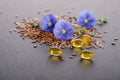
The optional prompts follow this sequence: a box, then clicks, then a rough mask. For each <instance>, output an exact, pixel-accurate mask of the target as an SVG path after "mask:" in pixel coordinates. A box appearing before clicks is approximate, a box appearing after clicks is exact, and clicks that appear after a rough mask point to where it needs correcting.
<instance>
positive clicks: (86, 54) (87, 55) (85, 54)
mask: <svg viewBox="0 0 120 80" xmlns="http://www.w3.org/2000/svg"><path fill="white" fill-rule="evenodd" d="M80 57H81V58H83V59H93V58H94V53H93V52H92V51H88V50H83V51H81V52H80Z"/></svg>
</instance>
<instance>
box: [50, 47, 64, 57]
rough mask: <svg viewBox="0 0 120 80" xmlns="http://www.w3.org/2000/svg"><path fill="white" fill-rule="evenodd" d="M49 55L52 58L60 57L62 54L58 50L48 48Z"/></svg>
mask: <svg viewBox="0 0 120 80" xmlns="http://www.w3.org/2000/svg"><path fill="white" fill-rule="evenodd" d="M49 53H50V55H52V56H61V55H62V53H63V52H62V50H61V49H59V48H49Z"/></svg>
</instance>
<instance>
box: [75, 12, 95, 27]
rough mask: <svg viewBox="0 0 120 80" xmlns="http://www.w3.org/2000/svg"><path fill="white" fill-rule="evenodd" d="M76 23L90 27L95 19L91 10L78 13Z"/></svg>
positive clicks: (93, 24)
mask: <svg viewBox="0 0 120 80" xmlns="http://www.w3.org/2000/svg"><path fill="white" fill-rule="evenodd" d="M77 23H78V25H80V26H81V27H85V28H92V27H94V26H95V24H96V19H95V16H94V15H93V13H92V12H90V11H83V12H81V13H80V14H79V15H78V17H77Z"/></svg>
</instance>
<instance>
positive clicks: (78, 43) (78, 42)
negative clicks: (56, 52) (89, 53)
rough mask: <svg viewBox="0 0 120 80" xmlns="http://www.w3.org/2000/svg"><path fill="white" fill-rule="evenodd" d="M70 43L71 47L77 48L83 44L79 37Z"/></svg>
mask: <svg viewBox="0 0 120 80" xmlns="http://www.w3.org/2000/svg"><path fill="white" fill-rule="evenodd" d="M71 44H72V46H73V47H77V48H79V47H83V45H84V44H83V43H82V41H81V40H80V39H75V40H72V41H71Z"/></svg>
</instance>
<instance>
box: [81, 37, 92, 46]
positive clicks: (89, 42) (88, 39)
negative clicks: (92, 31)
mask: <svg viewBox="0 0 120 80" xmlns="http://www.w3.org/2000/svg"><path fill="white" fill-rule="evenodd" d="M81 41H82V42H83V43H84V44H85V45H90V44H91V43H92V38H91V37H90V36H88V35H84V36H82V39H81Z"/></svg>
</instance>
